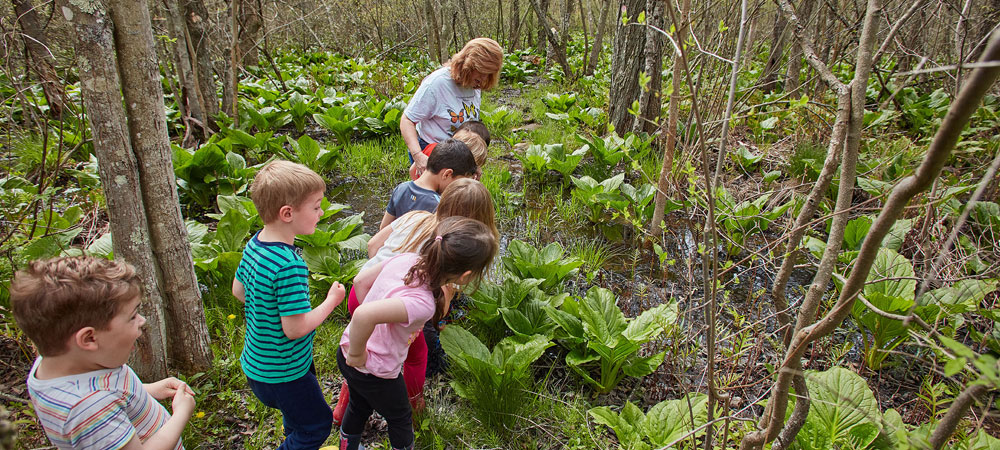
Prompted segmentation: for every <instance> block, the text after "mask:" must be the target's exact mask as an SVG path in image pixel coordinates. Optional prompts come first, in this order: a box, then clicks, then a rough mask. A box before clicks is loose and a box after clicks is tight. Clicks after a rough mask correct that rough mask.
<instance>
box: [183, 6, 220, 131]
mask: <svg viewBox="0 0 1000 450" xmlns="http://www.w3.org/2000/svg"><path fill="white" fill-rule="evenodd" d="M180 2H181V7H182V10H183V12H184V21H185V22H186V23H187V31H188V36H187V38H188V39H187V41H188V43H189V45H188V51H189V53H191V57H192V59H191V66H192V67H193V68H195V72H194V73H195V77H196V78H197V81H198V83H197V84H198V91H199V92H200V93H201V98H202V102H201V105H202V107H203V108H204V111H205V115H206V116H207V117H208V118H209V120H208V123H206V124H205V126H206V127H208V128H210V129H214V128H215V127H214V126H213V124H212V120H211V119H210V118H211V117H215V115H216V114H218V113H219V94H218V90H217V88H216V85H215V76H214V74H215V70H214V68H213V67H212V54H211V51H212V50H211V48H212V46H211V42H210V41H211V39H212V34H211V29H212V28H211V24H210V23H209V22H208V9H206V8H205V4H204V3H203V2H202V0H180Z"/></svg>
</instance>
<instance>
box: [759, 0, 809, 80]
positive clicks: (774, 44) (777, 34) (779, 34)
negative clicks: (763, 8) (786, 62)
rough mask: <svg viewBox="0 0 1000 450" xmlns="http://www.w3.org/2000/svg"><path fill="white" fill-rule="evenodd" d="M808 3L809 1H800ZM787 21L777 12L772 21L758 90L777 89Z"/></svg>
mask: <svg viewBox="0 0 1000 450" xmlns="http://www.w3.org/2000/svg"><path fill="white" fill-rule="evenodd" d="M801 1H806V2H808V1H809V0H801ZM786 24H787V21H786V20H785V15H784V14H781V12H780V11H779V12H778V17H776V18H775V19H774V29H773V30H772V31H771V52H770V53H769V54H768V56H767V64H766V65H765V66H764V72H763V76H762V78H761V81H760V83H758V84H759V85H760V90H762V91H764V92H773V91H774V90H775V89H776V88H777V87H778V66H779V65H780V64H781V55H782V54H783V53H784V51H785V26H786Z"/></svg>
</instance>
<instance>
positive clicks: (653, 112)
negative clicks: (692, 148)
mask: <svg viewBox="0 0 1000 450" xmlns="http://www.w3.org/2000/svg"><path fill="white" fill-rule="evenodd" d="M652 3H653V5H652V7H649V8H647V9H648V11H647V14H646V25H647V27H646V48H645V49H644V50H643V53H644V56H645V58H646V61H645V64H644V66H643V72H645V73H646V76H647V77H649V83H648V84H647V85H646V88H645V89H643V90H642V93H641V94H640V95H639V111H640V114H639V116H637V117H636V118H635V125H634V126H633V127H632V131H634V132H636V133H639V132H645V133H652V132H654V131H656V129H657V128H659V126H660V123H659V121H660V110H661V109H662V104H663V102H662V101H661V100H660V90H661V85H662V84H663V77H662V76H660V72H662V71H663V41H662V39H661V37H660V31H658V30H657V29H663V22H664V21H663V7H664V1H659V0H652Z"/></svg>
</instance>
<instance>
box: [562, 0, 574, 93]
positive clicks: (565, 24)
mask: <svg viewBox="0 0 1000 450" xmlns="http://www.w3.org/2000/svg"><path fill="white" fill-rule="evenodd" d="M572 18H573V0H564V3H563V9H562V24H561V25H560V27H559V52H560V53H562V54H563V56H565V55H566V54H567V53H566V49H567V47H568V46H569V27H570V19H572ZM566 75H567V76H569V73H567V74H566Z"/></svg>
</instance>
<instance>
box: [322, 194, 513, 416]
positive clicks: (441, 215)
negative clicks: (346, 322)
mask: <svg viewBox="0 0 1000 450" xmlns="http://www.w3.org/2000/svg"><path fill="white" fill-rule="evenodd" d="M449 217H468V218H470V219H476V220H478V221H480V222H482V223H483V224H484V225H485V226H486V227H487V228H488V229H489V230H490V233H492V234H493V236H494V237H496V238H497V239H499V237H500V233H499V232H498V231H497V228H496V220H495V212H494V207H493V198H492V197H491V196H490V192H489V190H487V189H486V186H483V184H482V183H480V182H478V181H476V180H473V179H469V178H465V179H461V180H456V181H455V182H454V183H452V184H451V185H449V186H448V188H447V189H445V191H444V194H443V195H442V196H441V203H440V204H438V208H437V211H436V212H435V213H433V214H432V213H429V212H427V211H412V212H410V213H407V214H405V215H403V217H400V218H399V219H397V220H396V221H395V222H393V223H392V226H391V227H386V228H385V229H383V230H382V231H379V232H378V233H377V234H376V235H375V236H372V238H371V239H370V240H369V241H368V254H369V256H370V257H371V259H369V260H368V262H367V263H365V265H364V266H362V268H361V270H362V271H364V270H366V269H368V268H371V267H374V266H376V265H378V264H380V263H382V262H384V261H386V260H388V259H390V258H392V257H394V256H396V255H399V254H401V253H412V252H416V251H419V250H420V247H421V246H422V245H423V244H424V243H425V242H427V241H428V240H429V239H431V238H432V237H433V233H434V230H435V229H436V228H437V226H438V225H439V224H440V223H441V221H443V220H445V219H447V218H449ZM355 281H357V279H355ZM358 305H360V301H359V300H358V297H357V294H356V291H355V288H354V287H352V288H351V292H350V295H349V296H348V301H347V308H348V311H349V312H351V313H352V314H353V313H354V310H355V309H357V307H358ZM436 326H437V322H434V323H428V324H427V325H426V326H425V327H424V329H423V330H421V331H420V332H419V333H418V335H417V337H416V338H414V340H413V342H412V343H411V344H410V348H409V352H408V353H407V356H406V360H405V361H404V363H403V379H404V381H405V382H406V392H407V395H408V396H409V398H410V406H411V407H412V408H413V409H414V410H417V409H420V408H421V406H422V405H423V394H424V382H425V381H426V379H427V376H426V374H427V361H428V356H429V351H428V350H429V348H430V347H429V346H428V342H427V339H426V336H427V335H428V334H431V335H433V336H432V344H433V343H436V338H435V337H436V331H437V328H436ZM348 392H349V391H348V390H347V383H346V382H344V384H343V385H342V386H341V390H340V397H339V398H338V399H337V406H336V407H335V408H334V410H333V422H334V424H339V423H340V422H341V420H342V418H343V417H344V411H345V408H347V403H348V400H349V394H348Z"/></svg>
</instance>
